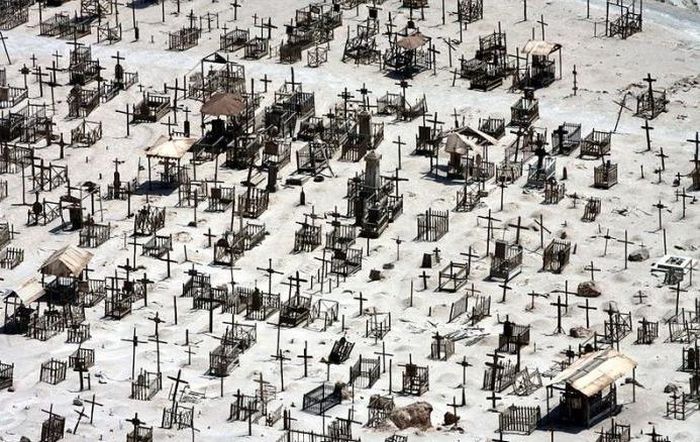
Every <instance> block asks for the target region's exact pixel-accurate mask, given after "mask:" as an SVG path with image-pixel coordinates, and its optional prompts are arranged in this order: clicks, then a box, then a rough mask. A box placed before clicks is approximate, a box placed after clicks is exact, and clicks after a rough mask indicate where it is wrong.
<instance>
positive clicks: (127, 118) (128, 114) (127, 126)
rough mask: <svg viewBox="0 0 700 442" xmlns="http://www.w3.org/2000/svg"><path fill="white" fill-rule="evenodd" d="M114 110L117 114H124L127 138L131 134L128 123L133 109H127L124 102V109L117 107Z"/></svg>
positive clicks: (127, 106)
mask: <svg viewBox="0 0 700 442" xmlns="http://www.w3.org/2000/svg"><path fill="white" fill-rule="evenodd" d="M115 112H117V113H118V114H124V115H126V136H127V138H128V137H129V136H130V135H131V134H130V132H129V124H130V123H131V117H132V116H133V115H134V112H133V111H129V104H128V103H127V104H126V109H125V110H123V111H122V110H119V109H117V110H116V111H115Z"/></svg>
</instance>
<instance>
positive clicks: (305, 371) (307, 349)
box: [297, 341, 313, 377]
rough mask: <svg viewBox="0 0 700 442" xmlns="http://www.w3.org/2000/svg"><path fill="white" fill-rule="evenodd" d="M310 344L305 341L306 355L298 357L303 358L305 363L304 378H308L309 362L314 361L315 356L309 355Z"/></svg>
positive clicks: (298, 356)
mask: <svg viewBox="0 0 700 442" xmlns="http://www.w3.org/2000/svg"><path fill="white" fill-rule="evenodd" d="M308 352H309V343H308V341H304V353H302V354H300V355H297V358H301V359H302V360H303V361H304V377H307V376H308V362H309V359H313V356H311V355H309V353H308Z"/></svg>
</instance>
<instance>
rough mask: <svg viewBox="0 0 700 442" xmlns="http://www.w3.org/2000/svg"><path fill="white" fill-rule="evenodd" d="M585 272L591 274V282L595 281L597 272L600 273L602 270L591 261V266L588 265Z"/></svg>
mask: <svg viewBox="0 0 700 442" xmlns="http://www.w3.org/2000/svg"><path fill="white" fill-rule="evenodd" d="M583 270H586V271H589V272H591V281H595V272H599V271H600V269H597V268H596V267H595V266H594V265H593V261H591V264H590V265H587V266H586V267H584V268H583Z"/></svg>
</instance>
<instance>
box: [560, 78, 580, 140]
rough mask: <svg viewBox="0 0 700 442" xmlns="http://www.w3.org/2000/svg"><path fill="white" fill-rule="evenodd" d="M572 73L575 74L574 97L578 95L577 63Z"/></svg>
mask: <svg viewBox="0 0 700 442" xmlns="http://www.w3.org/2000/svg"><path fill="white" fill-rule="evenodd" d="M571 73H572V74H573V76H574V87H573V91H574V97H575V96H576V93H577V92H578V71H577V70H576V65H574V70H573V71H571ZM560 127H561V126H560Z"/></svg>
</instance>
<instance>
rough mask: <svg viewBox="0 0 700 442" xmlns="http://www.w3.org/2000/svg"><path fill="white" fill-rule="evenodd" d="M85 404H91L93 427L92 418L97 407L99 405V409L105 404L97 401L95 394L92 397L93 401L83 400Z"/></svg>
mask: <svg viewBox="0 0 700 442" xmlns="http://www.w3.org/2000/svg"><path fill="white" fill-rule="evenodd" d="M83 402H87V403H88V404H90V425H92V418H93V416H94V413H95V405H97V406H98V407H102V406H103V405H104V404H101V403H99V402H97V401H95V394H94V393H93V395H92V399H83Z"/></svg>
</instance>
